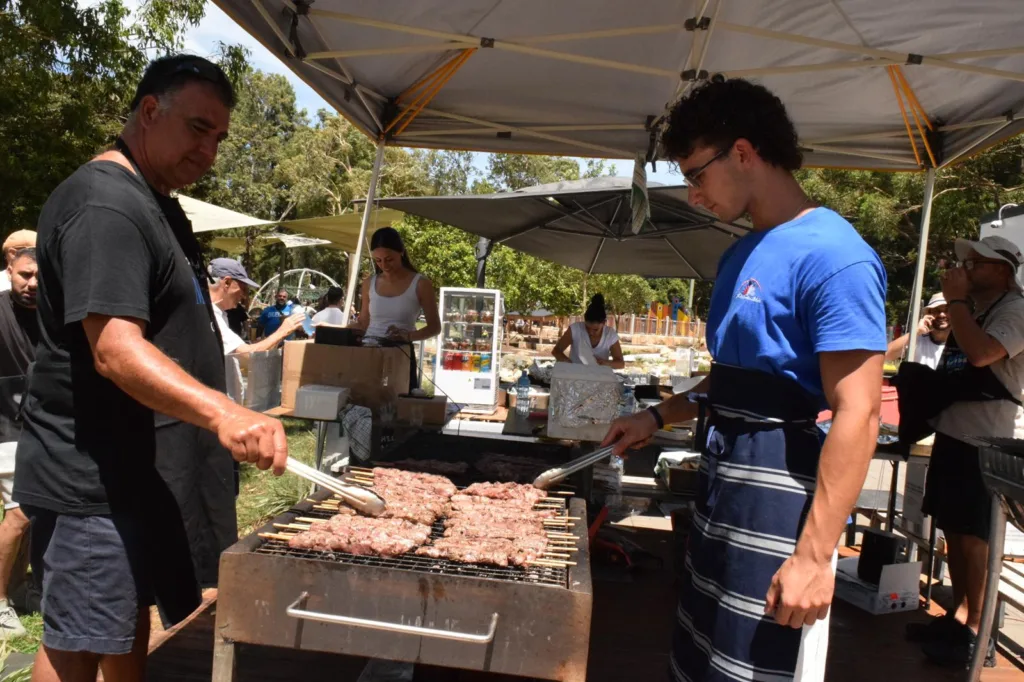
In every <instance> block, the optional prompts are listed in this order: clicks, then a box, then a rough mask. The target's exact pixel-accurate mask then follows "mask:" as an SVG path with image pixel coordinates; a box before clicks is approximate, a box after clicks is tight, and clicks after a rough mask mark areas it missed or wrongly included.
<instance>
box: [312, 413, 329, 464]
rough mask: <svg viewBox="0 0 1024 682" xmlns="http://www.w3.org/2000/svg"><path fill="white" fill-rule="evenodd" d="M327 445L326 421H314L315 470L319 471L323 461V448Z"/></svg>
mask: <svg viewBox="0 0 1024 682" xmlns="http://www.w3.org/2000/svg"><path fill="white" fill-rule="evenodd" d="M326 447H327V422H322V421H318V422H317V423H316V463H315V465H314V466H315V467H316V470H317V471H320V466H321V465H322V464H323V462H324V449H325V448H326Z"/></svg>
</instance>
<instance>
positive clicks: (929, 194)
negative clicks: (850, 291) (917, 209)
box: [907, 168, 935, 360]
mask: <svg viewBox="0 0 1024 682" xmlns="http://www.w3.org/2000/svg"><path fill="white" fill-rule="evenodd" d="M934 196H935V169H934V168H929V169H928V171H927V172H926V173H925V176H924V201H923V202H922V203H921V241H920V242H919V243H918V246H917V273H916V274H915V275H914V288H913V289H912V292H913V293H912V298H911V299H910V343H909V344H907V348H909V352H908V357H909V359H911V360H913V359H914V349H915V348H917V321H918V319H919V318H920V317H921V300H922V299H923V298H924V265H925V261H926V260H927V256H928V230H929V229H930V228H931V222H932V199H933V198H934Z"/></svg>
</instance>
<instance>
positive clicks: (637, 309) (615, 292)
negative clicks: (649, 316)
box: [588, 275, 655, 315]
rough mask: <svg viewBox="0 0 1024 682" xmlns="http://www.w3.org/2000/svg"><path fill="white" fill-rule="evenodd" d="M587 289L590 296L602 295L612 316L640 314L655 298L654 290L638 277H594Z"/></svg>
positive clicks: (648, 283)
mask: <svg viewBox="0 0 1024 682" xmlns="http://www.w3.org/2000/svg"><path fill="white" fill-rule="evenodd" d="M588 288H589V290H590V293H591V294H596V293H598V292H600V293H602V294H604V302H605V305H606V306H607V307H608V311H609V312H610V313H612V314H613V315H635V314H638V313H642V312H643V311H644V310H645V309H647V307H648V306H649V305H650V303H651V301H653V300H654V298H655V291H654V288H653V287H652V286H651V284H650V282H648V281H647V280H646V279H644V278H643V277H640V276H639V275H594V276H593V277H591V278H590V282H589V283H588Z"/></svg>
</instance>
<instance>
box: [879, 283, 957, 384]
mask: <svg viewBox="0 0 1024 682" xmlns="http://www.w3.org/2000/svg"><path fill="white" fill-rule="evenodd" d="M947 311H948V308H947V307H946V299H945V298H943V296H942V294H941V293H938V294H935V295H933V296H932V297H931V299H930V300H929V301H928V305H927V306H925V308H924V314H923V315H922V316H921V321H920V322H919V323H918V325H917V349H916V351H915V352H914V355H913V357H912V358H911V360H912V361H913V362H919V363H921V364H922V365H927V366H928V367H931V368H932V369H935V368H936V367H938V365H939V357H940V356H941V355H942V349H943V348H945V347H946V339H947V338H948V337H949V331H950V327H949V315H948V314H947ZM909 343H910V334H904V335H902V336H900V337H899V338H898V339H893V340H892V341H890V342H889V348H888V350H886V351H885V359H886V361H887V362H888V361H892V360H897V359H899V358H900V357H901V356H902V355H903V353H904V351H905V350H906V349H907V345H908V344H909Z"/></svg>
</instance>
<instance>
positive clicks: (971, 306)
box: [946, 298, 974, 310]
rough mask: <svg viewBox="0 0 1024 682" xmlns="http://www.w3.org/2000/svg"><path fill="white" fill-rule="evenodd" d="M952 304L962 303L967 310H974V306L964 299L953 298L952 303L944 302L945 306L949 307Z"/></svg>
mask: <svg viewBox="0 0 1024 682" xmlns="http://www.w3.org/2000/svg"><path fill="white" fill-rule="evenodd" d="M954 303H963V304H964V305H965V306H967V308H968V309H970V310H974V305H973V304H972V303H971V302H970V301H968V300H967V299H966V298H954V299H953V300H952V301H946V305H947V306H951V305H953V304H954Z"/></svg>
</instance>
